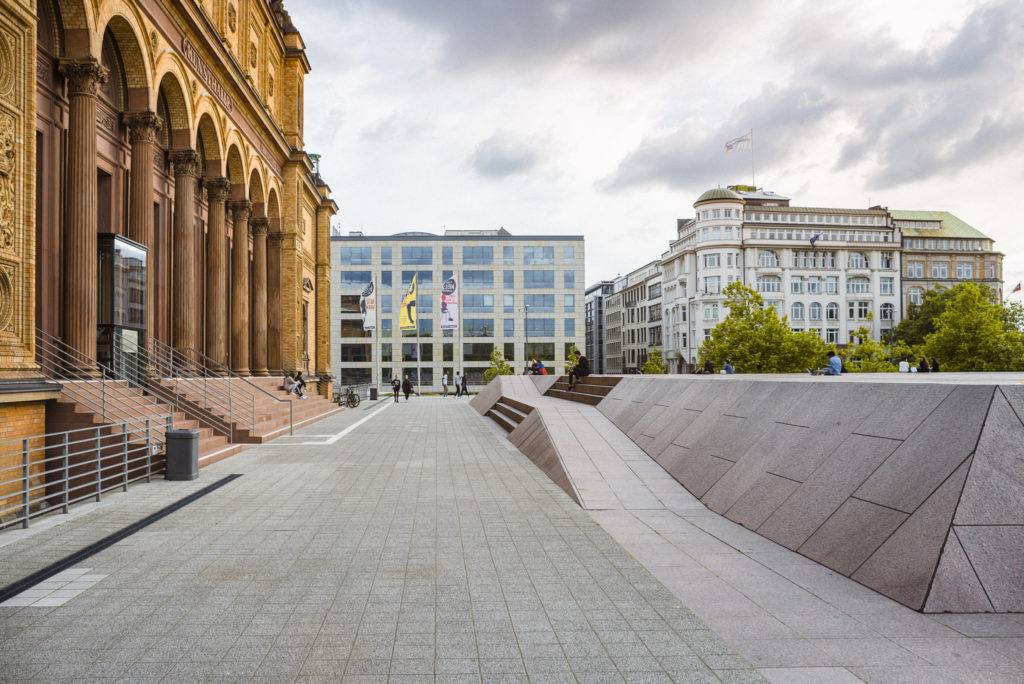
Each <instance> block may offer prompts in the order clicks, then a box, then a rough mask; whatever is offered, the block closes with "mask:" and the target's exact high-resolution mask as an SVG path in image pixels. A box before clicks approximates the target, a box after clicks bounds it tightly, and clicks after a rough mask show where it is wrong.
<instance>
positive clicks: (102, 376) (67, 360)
mask: <svg viewBox="0 0 1024 684" xmlns="http://www.w3.org/2000/svg"><path fill="white" fill-rule="evenodd" d="M36 362H37V363H38V364H39V367H40V369H41V371H42V373H43V376H44V377H45V378H46V379H47V380H51V381H53V382H57V383H59V384H60V385H61V393H62V394H66V395H67V396H68V397H70V398H71V399H73V400H74V401H75V402H76V403H78V404H81V405H82V406H84V407H86V408H88V409H90V410H91V411H93V412H94V413H96V414H97V415H99V417H100V420H102V421H103V422H105V423H107V422H115V423H117V422H124V421H125V420H133V419H146V418H149V419H156V418H163V417H169V416H170V415H171V413H170V412H169V411H162V410H161V409H160V408H159V407H158V406H153V407H152V409H153V412H145V411H142V410H140V409H139V408H138V407H139V397H138V395H137V394H135V393H134V392H130V391H128V390H127V389H126V388H125V384H126V383H125V382H124V381H123V380H113V379H111V378H112V375H113V374H112V373H111V372H110V369H109V368H107V367H105V366H103V365H102V364H100V363H99V362H98V361H96V360H95V359H93V358H92V357H89V356H87V355H86V354H83V353H82V352H80V351H78V350H77V349H74V348H73V347H71V346H70V345H68V344H67V343H65V342H64V341H63V340H60V339H58V338H56V337H54V336H53V335H50V334H49V333H46V332H44V331H42V330H38V329H37V330H36Z"/></svg>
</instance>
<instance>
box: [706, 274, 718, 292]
mask: <svg viewBox="0 0 1024 684" xmlns="http://www.w3.org/2000/svg"><path fill="white" fill-rule="evenodd" d="M721 291H722V278H721V276H708V277H707V278H705V279H704V292H705V293H707V294H718V293H719V292H721Z"/></svg>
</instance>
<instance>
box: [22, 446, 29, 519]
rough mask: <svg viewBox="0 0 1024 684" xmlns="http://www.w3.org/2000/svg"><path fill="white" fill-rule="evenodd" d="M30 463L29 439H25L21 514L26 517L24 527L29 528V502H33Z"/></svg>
mask: <svg viewBox="0 0 1024 684" xmlns="http://www.w3.org/2000/svg"><path fill="white" fill-rule="evenodd" d="M29 463H30V460H29V452H28V438H25V439H23V440H21V476H22V478H23V479H24V480H25V486H24V489H22V493H21V509H22V511H21V514H22V515H23V516H24V520H22V521H21V526H22V527H28V518H29V515H30V514H31V511H30V510H29V502H30V500H31V492H30V487H31V483H30V481H29Z"/></svg>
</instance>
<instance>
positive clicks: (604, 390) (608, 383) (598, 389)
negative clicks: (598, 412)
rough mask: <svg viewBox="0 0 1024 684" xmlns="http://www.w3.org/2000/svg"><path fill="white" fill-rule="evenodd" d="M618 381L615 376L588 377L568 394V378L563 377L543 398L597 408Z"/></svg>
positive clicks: (619, 378)
mask: <svg viewBox="0 0 1024 684" xmlns="http://www.w3.org/2000/svg"><path fill="white" fill-rule="evenodd" d="M620 380H622V378H621V377H617V376H607V375H588V376H587V377H585V378H583V379H582V380H580V381H579V382H577V383H576V387H575V388H574V389H573V390H572V391H571V392H570V391H569V376H567V375H563V376H561V377H559V378H558V380H557V381H555V384H554V385H552V386H551V388H550V389H548V391H547V392H545V393H544V396H546V397H555V398H557V399H568V400H569V401H577V402H580V403H581V404H590V405H591V406H597V405H598V404H600V403H601V400H602V399H604V398H605V397H606V396H607V395H608V393H609V392H611V391H612V389H613V388H614V387H615V386H616V385H617V384H619V381H620Z"/></svg>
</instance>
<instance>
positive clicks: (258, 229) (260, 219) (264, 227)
mask: <svg viewBox="0 0 1024 684" xmlns="http://www.w3.org/2000/svg"><path fill="white" fill-rule="evenodd" d="M249 230H251V231H252V234H253V235H266V234H267V233H268V232H269V231H270V219H269V218H267V217H266V216H253V217H252V218H251V219H249Z"/></svg>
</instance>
